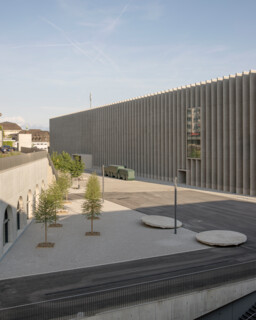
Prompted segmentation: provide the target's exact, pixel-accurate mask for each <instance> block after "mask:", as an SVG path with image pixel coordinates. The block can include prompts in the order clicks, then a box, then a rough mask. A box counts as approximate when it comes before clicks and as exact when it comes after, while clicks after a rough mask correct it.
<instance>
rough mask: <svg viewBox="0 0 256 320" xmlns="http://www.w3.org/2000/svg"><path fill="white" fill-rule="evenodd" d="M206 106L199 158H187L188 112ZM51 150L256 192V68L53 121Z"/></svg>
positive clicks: (152, 175) (148, 174)
mask: <svg viewBox="0 0 256 320" xmlns="http://www.w3.org/2000/svg"><path fill="white" fill-rule="evenodd" d="M191 108H200V123H201V124H199V126H200V138H198V142H199V143H200V157H196V158H193V157H188V153H187V141H188V140H187V134H188V132H187V128H188V126H187V119H188V117H187V116H188V109H191ZM50 132H51V138H50V139H51V150H52V151H58V152H61V151H63V150H64V151H67V152H69V153H70V154H74V153H79V154H91V155H92V157H93V166H94V167H100V166H102V165H103V164H104V165H107V164H124V165H127V167H129V168H132V169H135V171H136V174H137V176H141V177H144V178H149V179H160V180H165V181H173V179H174V177H176V176H178V179H179V182H180V183H185V184H187V185H191V186H196V187H200V188H208V189H214V190H219V191H225V192H232V193H238V194H244V195H251V196H255V195H256V71H250V72H243V73H241V74H240V73H237V74H236V75H230V76H228V77H223V78H218V79H213V80H211V81H206V82H200V83H196V84H194V85H188V86H185V87H179V88H175V89H171V90H168V91H165V92H159V93H157V94H152V95H147V96H144V97H138V98H135V99H130V100H127V101H120V102H117V103H114V104H111V105H106V106H102V107H98V108H94V109H90V110H86V111H81V112H78V113H74V114H69V115H65V116H61V117H57V118H53V119H51V120H50Z"/></svg>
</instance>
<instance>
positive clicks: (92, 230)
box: [91, 215, 93, 233]
mask: <svg viewBox="0 0 256 320" xmlns="http://www.w3.org/2000/svg"><path fill="white" fill-rule="evenodd" d="M91 233H93V215H92V216H91Z"/></svg>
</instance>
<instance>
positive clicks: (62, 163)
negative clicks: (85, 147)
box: [51, 151, 73, 172]
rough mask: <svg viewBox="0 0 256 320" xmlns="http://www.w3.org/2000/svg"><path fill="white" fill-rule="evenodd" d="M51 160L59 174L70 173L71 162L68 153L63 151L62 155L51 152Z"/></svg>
mask: <svg viewBox="0 0 256 320" xmlns="http://www.w3.org/2000/svg"><path fill="white" fill-rule="evenodd" d="M51 159H52V162H53V164H54V167H55V168H56V169H57V170H59V171H61V172H70V170H71V167H72V162H73V160H72V158H71V156H70V154H69V153H67V152H65V151H63V152H62V153H58V152H53V153H52V155H51Z"/></svg>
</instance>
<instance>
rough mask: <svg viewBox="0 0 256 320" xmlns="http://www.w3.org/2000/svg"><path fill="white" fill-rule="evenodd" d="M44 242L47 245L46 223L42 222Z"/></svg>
mask: <svg viewBox="0 0 256 320" xmlns="http://www.w3.org/2000/svg"><path fill="white" fill-rule="evenodd" d="M44 242H45V243H47V221H45V222H44Z"/></svg>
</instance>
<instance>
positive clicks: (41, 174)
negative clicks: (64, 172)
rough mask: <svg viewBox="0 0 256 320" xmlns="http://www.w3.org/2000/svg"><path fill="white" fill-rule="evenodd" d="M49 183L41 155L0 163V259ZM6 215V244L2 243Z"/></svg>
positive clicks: (21, 156)
mask: <svg viewBox="0 0 256 320" xmlns="http://www.w3.org/2000/svg"><path fill="white" fill-rule="evenodd" d="M8 159H9V161H8ZM52 179H53V175H52V171H51V169H50V167H49V162H48V159H47V153H46V152H45V151H41V152H36V153H32V154H24V155H19V156H13V157H10V158H4V159H0V226H1V227H0V258H1V256H2V255H3V254H4V253H6V252H7V251H8V250H9V249H10V247H11V246H12V245H13V243H14V242H15V240H16V239H17V237H19V235H20V234H21V233H22V232H23V231H24V229H25V228H26V226H27V225H28V223H29V222H30V221H31V219H32V218H33V210H34V207H35V204H36V203H37V201H38V197H39V194H40V192H41V190H42V189H43V188H46V187H47V185H48V183H49V182H51V180H52ZM6 212H7V215H8V220H9V221H8V231H7V232H8V241H7V242H4V232H5V231H4V220H5V213H6ZM18 213H19V223H18V219H17V215H18ZM18 224H19V225H18Z"/></svg>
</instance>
